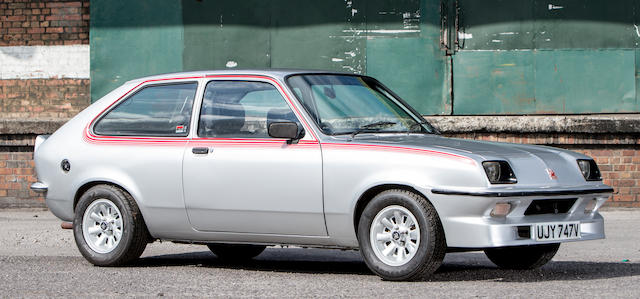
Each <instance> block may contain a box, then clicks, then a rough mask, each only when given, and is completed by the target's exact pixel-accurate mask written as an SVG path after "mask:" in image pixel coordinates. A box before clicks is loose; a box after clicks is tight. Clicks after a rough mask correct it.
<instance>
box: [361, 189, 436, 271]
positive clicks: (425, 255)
mask: <svg viewBox="0 0 640 299" xmlns="http://www.w3.org/2000/svg"><path fill="white" fill-rule="evenodd" d="M357 235H358V243H359V244H360V252H361V253H362V256H363V258H364V261H365V263H366V264H367V266H368V267H369V269H371V271H373V272H374V273H376V274H377V275H378V276H380V277H382V278H383V279H386V280H424V279H426V278H428V277H429V276H430V275H431V274H433V272H435V271H436V270H437V269H438V268H439V267H440V265H441V264H442V260H443V259H444V255H445V251H446V241H445V237H444V231H443V229H442V224H441V223H440V218H439V217H438V213H437V212H436V210H435V208H434V207H433V206H432V205H431V203H430V202H429V201H428V200H427V199H426V198H424V197H422V196H420V195H418V194H415V193H413V192H409V191H406V190H399V189H396V190H387V191H384V192H381V193H380V194H378V195H376V196H375V197H374V198H373V199H372V200H371V201H370V202H369V203H368V204H367V205H366V207H365V208H364V210H363V211H362V214H361V216H360V220H359V222H358V233H357Z"/></svg>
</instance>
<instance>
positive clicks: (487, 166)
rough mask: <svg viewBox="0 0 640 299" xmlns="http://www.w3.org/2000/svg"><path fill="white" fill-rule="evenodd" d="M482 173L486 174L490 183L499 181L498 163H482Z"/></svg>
mask: <svg viewBox="0 0 640 299" xmlns="http://www.w3.org/2000/svg"><path fill="white" fill-rule="evenodd" d="M482 166H484V171H485V172H486V173H487V178H488V179H489V181H490V182H498V181H500V175H501V173H500V163H499V162H494V161H491V162H483V163H482Z"/></svg>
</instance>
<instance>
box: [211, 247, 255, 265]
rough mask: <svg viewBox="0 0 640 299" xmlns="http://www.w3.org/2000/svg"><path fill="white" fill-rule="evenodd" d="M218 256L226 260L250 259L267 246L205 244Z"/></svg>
mask: <svg viewBox="0 0 640 299" xmlns="http://www.w3.org/2000/svg"><path fill="white" fill-rule="evenodd" d="M207 247H209V250H211V252H213V254H215V255H216V256H217V257H218V258H220V259H223V260H228V261H241V260H249V259H252V258H254V257H256V256H258V255H259V254H261V253H262V252H263V251H264V249H265V248H267V246H264V245H247V244H207Z"/></svg>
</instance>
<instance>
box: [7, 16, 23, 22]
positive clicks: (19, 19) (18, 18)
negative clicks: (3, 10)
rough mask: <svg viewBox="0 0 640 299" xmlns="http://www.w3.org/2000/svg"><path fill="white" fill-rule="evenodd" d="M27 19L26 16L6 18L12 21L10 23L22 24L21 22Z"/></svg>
mask: <svg viewBox="0 0 640 299" xmlns="http://www.w3.org/2000/svg"><path fill="white" fill-rule="evenodd" d="M26 19H27V17H25V16H8V17H7V18H6V21H10V22H16V21H17V22H21V21H25V20H26Z"/></svg>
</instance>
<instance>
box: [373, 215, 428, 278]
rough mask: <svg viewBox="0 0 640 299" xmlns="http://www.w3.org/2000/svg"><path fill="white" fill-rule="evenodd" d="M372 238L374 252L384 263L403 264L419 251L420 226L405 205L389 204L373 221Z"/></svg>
mask: <svg viewBox="0 0 640 299" xmlns="http://www.w3.org/2000/svg"><path fill="white" fill-rule="evenodd" d="M370 240H371V246H372V247H373V251H374V253H375V254H376V256H377V257H378V258H379V259H380V260H381V261H382V262H383V263H385V264H387V265H390V266H401V265H404V264H406V263H408V262H409V261H410V260H411V259H412V258H413V256H415V254H416V252H417V251H418V247H419V245H420V227H419V226H418V221H417V220H416V218H415V216H413V214H412V213H411V212H410V211H409V210H408V209H406V208H405V207H402V206H398V205H393V206H388V207H386V208H384V209H382V210H381V211H380V212H378V214H377V215H376V217H375V218H374V220H373V222H372V223H371V230H370Z"/></svg>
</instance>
